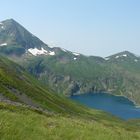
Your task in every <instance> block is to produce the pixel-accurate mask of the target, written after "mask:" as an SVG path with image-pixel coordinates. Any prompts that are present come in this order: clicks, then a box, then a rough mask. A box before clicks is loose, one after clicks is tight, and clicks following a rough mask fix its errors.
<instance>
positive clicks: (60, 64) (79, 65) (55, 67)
mask: <svg viewBox="0 0 140 140" xmlns="http://www.w3.org/2000/svg"><path fill="white" fill-rule="evenodd" d="M114 61H115V60H114ZM114 61H111V62H110V61H109V62H108V61H105V60H103V59H102V58H99V57H85V56H79V57H78V58H77V60H76V61H74V60H73V59H71V58H69V60H67V57H66V56H65V55H62V56H59V55H58V56H57V55H56V56H53V57H40V56H39V57H31V58H29V59H27V60H25V63H24V64H23V65H24V66H25V67H26V68H27V70H28V71H29V72H31V73H32V74H33V75H35V76H36V77H38V79H39V80H40V81H43V82H44V83H45V84H46V85H49V86H50V87H53V88H54V89H55V90H56V91H57V92H58V93H64V94H67V93H69V94H71V93H72V92H73V91H76V92H80V93H86V92H90V91H91V92H93V91H95V92H96V91H108V92H111V93H112V94H116V95H123V96H126V97H128V98H129V99H131V100H133V101H135V102H136V103H137V104H139V103H140V96H139V91H140V86H139V84H140V76H139V75H140V74H139V67H140V63H139V62H137V63H136V62H134V58H133V59H132V60H131V61H129V60H128V61H126V60H124V61H122V62H121V61H119V62H114ZM58 87H59V88H58ZM74 87H77V89H76V88H75V89H74ZM73 89H74V90H73Z"/></svg>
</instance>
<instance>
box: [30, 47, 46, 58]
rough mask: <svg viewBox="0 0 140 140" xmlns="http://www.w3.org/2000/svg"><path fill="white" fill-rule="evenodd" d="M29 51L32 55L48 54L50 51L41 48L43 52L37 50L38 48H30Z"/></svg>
mask: <svg viewBox="0 0 140 140" xmlns="http://www.w3.org/2000/svg"><path fill="white" fill-rule="evenodd" d="M28 51H29V52H30V53H31V54H32V55H35V56H37V55H42V54H46V55H47V54H48V51H47V50H45V49H44V48H41V50H39V49H37V48H30V49H28Z"/></svg>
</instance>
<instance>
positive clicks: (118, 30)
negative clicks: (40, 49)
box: [0, 0, 140, 57]
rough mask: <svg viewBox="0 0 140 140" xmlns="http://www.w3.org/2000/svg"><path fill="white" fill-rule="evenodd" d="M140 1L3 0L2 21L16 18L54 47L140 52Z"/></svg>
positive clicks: (96, 52)
mask: <svg viewBox="0 0 140 140" xmlns="http://www.w3.org/2000/svg"><path fill="white" fill-rule="evenodd" d="M139 7H140V1H138V0H134V1H132V0H118V1H115V0H106V1H104V0H87V1H84V0H77V1H74V0H71V1H65V0H59V1H57V0H52V1H51V0H40V1H33V0H30V1H27V0H24V1H23V0H21V1H18V0H13V1H8V0H5V1H2V2H1V9H0V11H1V13H2V15H1V17H0V21H3V20H5V19H9V18H13V19H15V20H16V21H17V22H19V23H20V24H21V25H23V26H24V27H25V28H26V29H27V30H29V31H30V32H31V33H33V34H34V35H36V36H37V37H38V38H40V39H41V40H42V41H44V42H45V43H47V44H48V45H49V46H51V47H61V48H65V49H67V50H70V51H74V52H79V53H82V54H85V55H95V56H102V57H105V56H109V55H112V54H114V53H118V52H121V51H125V50H127V51H130V52H132V53H135V54H138V55H140V47H139V46H140V40H139V37H140V27H139V25H140V18H139V14H140V9H139Z"/></svg>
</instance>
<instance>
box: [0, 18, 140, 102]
mask: <svg viewBox="0 0 140 140" xmlns="http://www.w3.org/2000/svg"><path fill="white" fill-rule="evenodd" d="M0 54H1V55H4V56H6V57H8V58H10V59H11V60H13V61H15V62H17V63H19V64H20V65H21V66H23V67H24V68H25V69H26V70H27V71H28V72H30V73H31V74H32V75H33V76H35V77H36V78H37V79H38V80H40V81H41V82H42V83H43V84H44V85H45V86H47V87H50V88H52V89H53V90H54V91H55V92H57V93H58V94H65V95H68V96H69V95H73V94H81V93H89V92H91V93H92V92H109V93H111V94H114V95H123V96H125V97H128V98H129V99H131V100H133V101H134V102H135V103H137V104H140V86H139V85H140V57H139V56H136V55H134V54H133V53H130V52H128V51H124V52H121V53H118V54H115V55H112V56H108V57H106V58H102V57H96V56H85V55H83V54H80V53H75V52H71V51H68V50H65V49H63V48H58V47H54V48H50V47H49V46H48V45H47V44H45V43H44V42H42V41H41V40H40V39H38V38H37V37H35V36H34V35H33V34H31V33H30V32H28V31H27V30H26V29H25V28H24V27H23V26H21V25H20V24H19V23H17V22H16V21H14V20H13V19H9V20H5V21H2V22H0ZM95 55H96V54H95Z"/></svg>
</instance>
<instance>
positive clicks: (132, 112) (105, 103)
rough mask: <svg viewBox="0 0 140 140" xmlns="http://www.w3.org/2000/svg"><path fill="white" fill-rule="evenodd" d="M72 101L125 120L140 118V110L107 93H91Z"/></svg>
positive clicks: (75, 97)
mask: <svg viewBox="0 0 140 140" xmlns="http://www.w3.org/2000/svg"><path fill="white" fill-rule="evenodd" d="M71 99H73V100H75V101H77V102H80V103H81V104H84V105H86V106H88V107H91V108H94V109H100V110H103V111H106V112H109V113H111V114H113V115H115V116H118V117H120V118H123V119H135V118H140V108H138V107H136V106H135V105H134V103H133V102H131V101H130V100H128V99H127V98H124V97H121V96H113V95H110V94H106V93H94V94H92V93H89V94H82V95H74V96H71Z"/></svg>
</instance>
